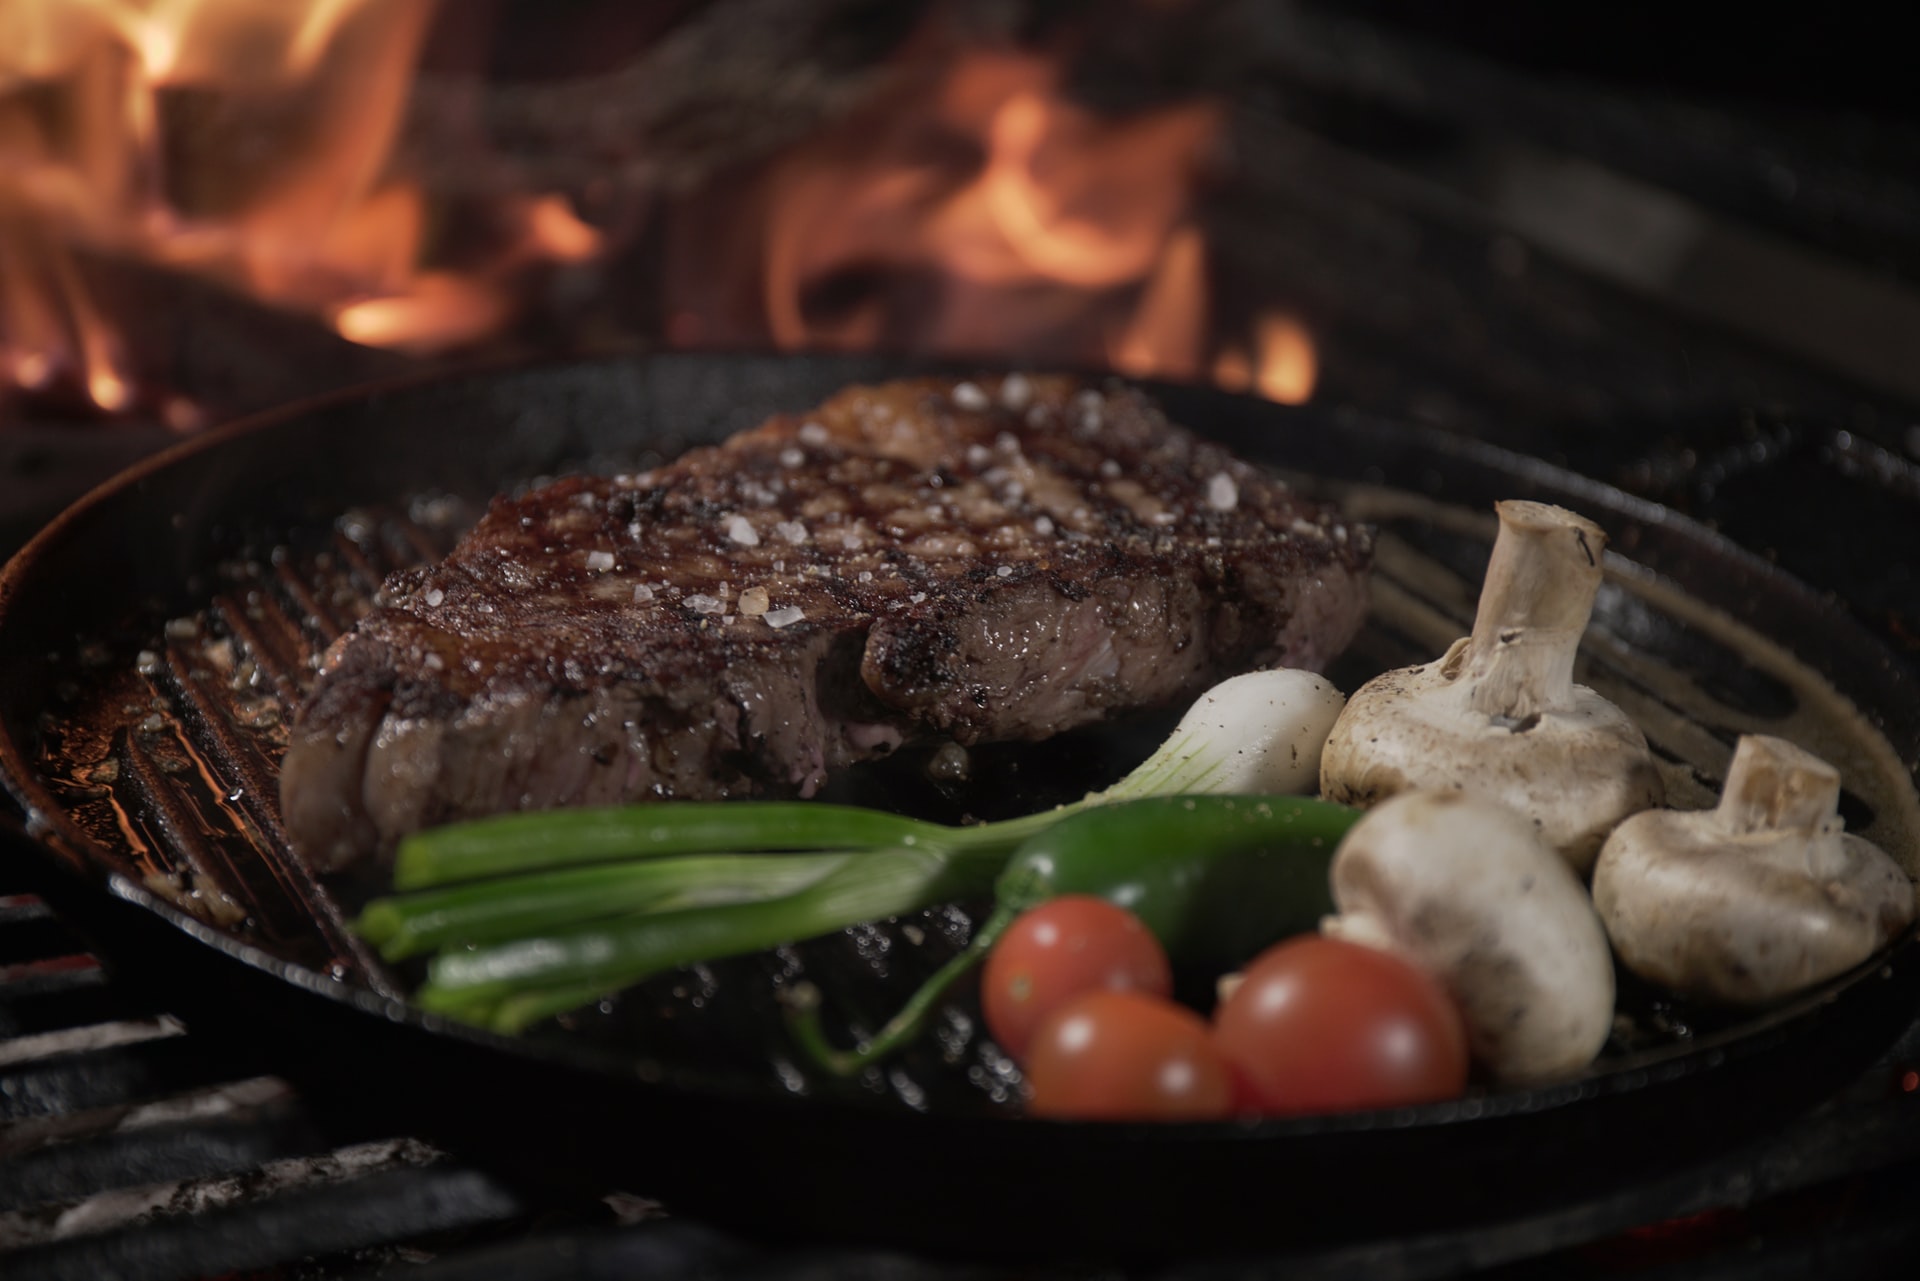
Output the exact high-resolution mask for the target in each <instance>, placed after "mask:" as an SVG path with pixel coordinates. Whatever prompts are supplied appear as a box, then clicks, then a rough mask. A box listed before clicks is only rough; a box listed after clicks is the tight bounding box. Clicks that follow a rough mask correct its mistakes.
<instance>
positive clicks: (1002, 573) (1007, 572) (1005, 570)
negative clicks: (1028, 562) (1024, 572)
mask: <svg viewBox="0 0 1920 1281" xmlns="http://www.w3.org/2000/svg"><path fill="white" fill-rule="evenodd" d="M993 572H994V574H995V576H997V577H1000V578H1012V577H1013V566H1011V565H1002V566H1001V567H1000V568H998V569H996V570H994V571H993Z"/></svg>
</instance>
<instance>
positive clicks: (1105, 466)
mask: <svg viewBox="0 0 1920 1281" xmlns="http://www.w3.org/2000/svg"><path fill="white" fill-rule="evenodd" d="M1100 474H1101V475H1102V476H1105V477H1106V478H1107V479H1108V480H1112V479H1113V478H1114V477H1115V476H1118V475H1119V474H1120V464H1119V463H1117V462H1115V461H1114V460H1113V459H1111V458H1108V459H1105V460H1103V461H1102V462H1101V464H1100Z"/></svg>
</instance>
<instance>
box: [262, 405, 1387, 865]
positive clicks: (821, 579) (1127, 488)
mask: <svg viewBox="0 0 1920 1281" xmlns="http://www.w3.org/2000/svg"><path fill="white" fill-rule="evenodd" d="M1370 556H1371V545H1370V540H1369V538H1368V535H1367V533H1366V531H1365V530H1364V529H1361V528H1358V527H1352V526H1348V525H1345V524H1343V523H1341V522H1340V521H1339V520H1338V518H1337V517H1336V516H1335V515H1334V514H1333V513H1331V512H1330V511H1328V510H1326V509H1324V508H1322V507H1320V506H1317V505H1315V504H1311V503H1308V502H1306V501H1304V500H1302V499H1301V498H1299V497H1298V496H1297V495H1295V494H1293V493H1292V492H1291V491H1289V490H1288V489H1287V488H1286V487H1285V486H1284V485H1282V484H1280V483H1279V482H1278V481H1276V480H1274V479H1273V478H1272V477H1270V476H1268V475H1266V474H1265V473H1263V472H1260V471H1258V470H1256V469H1255V468H1253V467H1251V466H1249V465H1247V464H1245V463H1243V462H1240V461H1238V460H1237V459H1235V458H1233V457H1232V456H1230V455H1229V454H1228V453H1227V451H1225V450H1224V449H1222V448H1220V447H1218V446H1215V445H1213V444H1210V443H1208V442H1204V441H1201V440H1199V439H1197V438H1195V437H1194V436H1192V435H1190V434H1189V433H1187V432H1185V431H1183V430H1181V429H1179V428H1177V427H1174V426H1172V425H1170V424H1169V423H1168V422H1167V421H1166V419H1165V418H1164V416H1163V415H1162V414H1161V413H1160V411H1159V410H1158V409H1157V408H1156V407H1155V406H1153V405H1152V404H1151V403H1150V402H1149V401H1148V400H1147V399H1146V398H1145V397H1144V396H1142V395H1141V394H1139V393H1138V392H1136V391H1133V390H1131V389H1129V388H1126V387H1123V386H1119V385H1113V386H1109V387H1105V388H1102V389H1098V390H1096V389H1091V388H1085V387H1083V386H1082V385H1081V384H1079V383H1077V382H1074V381H1071V380H1068V379H1063V378H1040V377H1025V376H1021V375H1013V376H1010V377H1008V378H1006V379H1004V380H998V379H989V380H980V381H976V382H973V383H960V384H954V383H952V382H950V381H943V380H914V381H906V382H898V383H892V384H888V385H885V386H882V387H874V388H868V387H855V388H850V389H848V390H847V391H844V392H842V393H840V394H839V395H837V396H835V397H834V398H833V399H832V400H830V401H828V402H827V403H826V404H825V405H822V406H821V407H820V408H819V409H818V410H816V411H814V412H812V413H809V414H805V415H797V416H782V417H777V418H774V419H772V420H770V421H769V422H767V423H766V424H764V425H762V426H760V427H758V428H756V429H754V430H751V431H748V432H744V433H741V434H740V435H737V436H735V437H733V438H732V439H730V440H728V441H726V442H725V443H723V444H721V445H719V446H715V447H711V448H705V449H699V450H695V451H693V452H691V453H689V454H687V455H685V456H684V457H682V458H681V459H679V460H677V461H676V462H673V463H671V464H669V465H667V466H664V467H660V468H657V469H655V470H654V471H651V472H647V473H643V474H640V475H633V476H616V477H612V478H594V477H584V476H576V477H569V478H567V479H564V480H561V481H558V482H555V483H554V484H552V485H549V486H547V487H546V488H544V489H540V490H538V491H535V492H533V493H530V494H527V495H525V496H524V497H519V498H500V499H496V500H495V502H494V503H493V505H492V507H491V509H490V510H489V511H488V513H487V515H486V516H485V517H484V518H483V519H482V520H481V521H480V523H479V524H478V525H477V526H476V527H475V528H474V530H473V531H472V532H471V533H470V534H469V535H468V536H467V537H466V538H465V539H463V540H462V541H461V542H460V544H459V546H458V547H456V548H455V549H454V551H453V553H452V555H450V556H449V557H448V558H447V560H446V561H445V562H444V563H442V564H440V565H438V566H435V567H433V568H431V569H425V570H416V571H411V572H409V573H406V574H402V575H398V576H396V577H395V578H394V579H392V580H390V581H389V583H388V584H387V586H386V588H385V590H384V593H383V594H384V597H385V603H384V604H383V605H381V606H380V607H379V608H377V609H375V610H374V611H373V612H372V613H371V614H370V615H369V616H368V617H367V618H366V619H365V620H364V621H363V622H362V623H361V625H360V627H359V628H358V629H357V630H356V631H355V632H353V633H351V634H350V635H349V636H347V637H345V638H343V639H342V640H341V642H340V643H338V644H337V645H336V646H335V648H334V649H333V651H332V652H331V653H330V654H329V655H328V658H327V662H326V665H325V668H324V670H323V672H322V674H321V677H320V680H319V683H318V686H317V687H316V689H315V690H314V692H313V694H312V696H311V698H310V699H309V701H308V703H307V705H306V707H305V708H304V709H303V711H302V714H301V716H300V719H299V722H298V724H297V726H296V728H295V733H294V742H293V746H292V748H291V750H290V751H289V753H288V757H287V761H286V765H285V768H284V771H283V777H282V800H283V804H284V808H285V811H286V819H287V824H288V829H289V831H290V832H291V833H292V834H293V836H294V839H295V842H296V844H297V845H298V846H299V848H300V849H301V850H302V851H303V852H305V853H306V854H307V856H308V857H310V858H312V859H313V860H314V861H316V862H318V863H320V864H322V865H324V866H338V865H340V864H342V863H344V862H346V861H348V860H350V859H351V858H353V857H355V856H356V855H359V854H363V853H366V852H369V851H371V850H374V849H378V848H384V847H387V846H390V845H391V843H392V842H393V841H394V840H396V839H397V838H398V837H399V836H401V835H403V834H405V833H406V832H407V831H411V830H414V829H415V828H417V827H420V826H423V825H429V824H433V823H439V822H445V821H448V820H451V819H457V818H462V817H470V816H475V815H479V814H484V813H489V812H494V811H499V810H508V809H520V808H534V807H541V806H549V805H559V804H578V803H595V802H602V801H615V800H624V799H632V798H641V797H683V798H692V797H709V798H710V797H725V796H744V795H759V794H790V793H798V794H801V795H807V794H811V793H812V792H813V791H814V790H815V789H816V788H818V786H819V785H820V784H821V783H822V782H823V781H824V779H825V778H826V776H827V774H828V773H829V772H831V771H833V770H835V769H838V768H841V767H843V766H845V765H846V764H848V763H850V762H852V761H856V760H861V759H866V758H870V757H874V756H878V755H883V754H885V753H886V752H888V751H891V750H893V749H894V748H896V747H898V746H899V745H900V744H901V743H902V742H903V741H906V740H909V739H914V738H920V737H926V736H930V735H947V736H951V737H952V738H954V739H956V740H958V741H960V742H962V743H973V742H978V741H982V740H1001V739H1037V738H1042V737H1046V736H1048V735H1050V734H1053V733H1056V732H1058V731H1060V730H1063V729H1067V728H1070V727H1072V726H1075V725H1080V724H1085V723H1087V722H1090V721H1094V720H1098V719H1100V718H1101V717H1102V716H1105V715H1107V714H1109V713H1110V712H1112V711H1114V710H1116V709H1130V708H1136V707H1142V706H1149V705H1155V704H1160V703H1165V702H1167V701H1169V700H1171V699H1174V698H1178V697H1180V696H1183V695H1188V694H1191V693H1194V692H1196V691H1197V690H1198V689H1200V688H1202V687H1204V686H1205V685H1206V684H1208V683H1210V682H1211V681H1213V680H1215V679H1217V678H1219V677H1220V676H1222V675H1224V674H1226V673H1228V672H1230V671H1237V670H1244V669H1247V668H1251V667H1255V666H1263V665H1273V664H1288V665H1294V666H1306V667H1318V666H1320V665H1321V664H1322V663H1323V662H1324V661H1325V660H1327V659H1328V658H1330V657H1331V656H1332V655H1333V654H1335V653H1337V652H1338V651H1339V650H1340V649H1341V648H1342V647H1343V646H1344V645H1345V644H1346V643H1347V641H1348V640H1349V639H1350V638H1351V637H1352V635H1353V633H1354V631H1355V630H1357V628H1358V627H1359V624H1360V621H1361V619H1362V616H1363V615H1364V612H1365V595H1366V594H1365V574H1366V570H1367V567H1368V563H1369V560H1370Z"/></svg>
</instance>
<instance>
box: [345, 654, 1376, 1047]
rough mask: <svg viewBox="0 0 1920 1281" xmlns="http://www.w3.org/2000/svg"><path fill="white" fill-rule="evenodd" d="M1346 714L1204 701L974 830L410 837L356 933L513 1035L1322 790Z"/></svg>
mask: <svg viewBox="0 0 1920 1281" xmlns="http://www.w3.org/2000/svg"><path fill="white" fill-rule="evenodd" d="M1341 703H1342V700H1341V697H1340V695H1339V693H1338V692H1337V691H1335V690H1334V689H1333V687H1332V686H1331V685H1329V684H1328V683H1327V682H1326V681H1325V680H1323V679H1322V678H1320V677H1318V676H1315V675H1313V674H1311V673H1308V672H1302V671H1294V670H1286V669H1280V670H1274V671H1266V672H1255V673H1250V674H1248V675H1245V676H1239V677H1235V678H1233V679H1231V680H1228V681H1225V682H1223V683H1222V684H1220V685H1217V686H1215V687H1214V688H1213V689H1211V690H1209V691H1208V692H1207V693H1206V694H1204V695H1202V696H1201V698H1200V700H1199V701H1198V702H1197V703H1196V704H1195V705H1194V707H1193V708H1192V709H1191V710H1190V711H1189V712H1188V713H1187V715H1186V716H1185V717H1184V718H1182V720H1181V721H1180V724H1179V725H1178V726H1177V727H1175V729H1174V731H1173V733H1172V734H1171V735H1170V736H1169V737H1168V739H1167V741H1166V742H1165V743H1163V744H1162V745H1161V746H1160V748H1159V749H1158V750H1157V751H1155V752H1154V754H1153V755H1152V756H1151V757H1149V758H1148V759H1147V760H1146V761H1144V762H1142V763H1141V765H1140V766H1139V767H1138V768H1136V769H1134V770H1133V771H1132V772H1131V773H1129V774H1128V775H1126V777H1124V778H1122V779H1121V780H1119V781H1118V782H1117V783H1115V784H1113V785H1112V786H1111V787H1108V788H1106V789H1105V790H1104V791H1099V792H1094V793H1092V794H1090V795H1088V796H1086V797H1084V798H1082V799H1081V800H1079V801H1076V802H1074V803H1073V804H1070V805H1064V806H1060V807H1058V808H1055V809H1052V810H1048V811H1045V812H1042V813H1038V814H1030V815H1026V816H1024V817H1021V818H1015V819H1009V820H1006V821H1005V822H999V823H985V824H977V825H972V826H966V827H955V826H948V825H945V824H940V823H930V822H925V821H923V820H920V819H915V818H909V817H904V816H901V815H896V814H889V813H886V812H883V811H879V810H869V809H861V808H857V807H852V806H842V805H824V804H814V803H810V802H805V801H800V802H780V801H767V802H759V801H744V802H667V803H658V802H656V803H650V804H641V805H629V806H614V807H606V808H595V809H578V810H555V811H546V812H541V813H526V814H512V815H506V816H502V817H499V818H492V819H484V820H480V821H477V822H471V823H461V824H455V825H452V826H448V827H442V828H436V829H433V830H430V831H426V832H420V833H416V834H414V835H412V836H409V837H407V838H406V839H405V840H403V841H402V842H401V844H400V847H399V849H398V851H397V853H396V857H395V865H394V888H395V889H396V890H397V891H400V892H399V893H396V894H394V895H392V896H389V897H386V898H380V899H376V900H374V901H373V902H372V903H369V904H368V905H367V907H366V908H365V910H364V911H363V912H362V913H361V915H360V917H359V919H358V921H357V922H356V928H357V929H358V930H359V931H360V933H361V934H362V935H364V936H365V937H366V938H367V939H369V940H370V941H371V942H373V943H374V944H375V945H376V946H377V947H378V948H379V949H380V952H381V954H382V955H383V956H385V957H386V958H387V959H389V960H395V961H398V960H405V959H407V958H410V957H417V956H422V955H431V956H432V959H431V961H430V962H429V965H428V972H427V973H428V977H427V982H426V983H425V985H424V986H423V987H422V988H421V989H420V991H419V992H418V993H417V996H416V999H417V1000H418V1001H419V1003H420V1004H421V1005H422V1006H423V1007H424V1008H426V1009H429V1010H432V1011H435V1012H438V1013H441V1014H445V1015H447V1016H449V1017H452V1018H457V1019H461V1020H463V1021H466V1022H469V1023H474V1024H478V1025H480V1026H483V1027H488V1028H491V1029H493V1030H495V1031H499V1032H507V1033H513V1032H518V1031H520V1030H522V1029H524V1028H525V1027H527V1026H529V1025H530V1024H532V1023H535V1022H537V1021H539V1020H541V1019H544V1018H548V1017H552V1016H553V1015H556V1014H561V1013H565V1012H566V1011H568V1010H571V1009H574V1008H577V1007H579V1006H582V1005H586V1004H589V1003H591V1002H593V1001H596V1000H599V999H601V998H602V997H604V996H606V995H609V994H611V993H613V992H615V991H618V990H620V989H621V988H624V987H628V986H630V985H632V984H634V983H637V982H639V981H640V980H642V979H644V978H646V977H647V976H649V975H652V974H655V973H658V972H660V971H662V970H666V969H670V968H672V967H674V966H678V965H686V964H690V963H693V962H697V961H709V960H718V959H720V958H722V957H728V956H738V955H743V954H746V953H750V952H758V951H763V950H765V949H768V948H772V947H777V946H780V945H781V944H784V943H791V942H797V941H799V940H802V939H806V938H812V937H816V936H818V935H822V934H828V933H831V932H833V931H834V930H837V929H843V928H845V927H847V926H850V925H857V924H859V923H861V922H863V921H871V920H877V919H880V918H883V917H889V916H899V915H902V914H904V913H907V912H912V911H916V910H918V909H921V908H925V907H931V906H933V905H935V904H938V903H944V902H952V901H954V900H957V899H965V898H971V897H976V896H981V895H985V894H987V893H989V892H990V891H991V890H992V888H993V885H994V880H995V878H996V877H997V876H998V874H999V873H1000V871H1001V869H1002V868H1003V867H1004V866H1005V864H1006V861H1007V858H1008V856H1009V855H1010V854H1011V852H1012V851H1013V850H1014V849H1015V848H1016V847H1018V846H1019V845H1020V844H1021V842H1023V841H1025V840H1026V839H1027V838H1029V837H1031V836H1034V835H1036V834H1037V833H1039V832H1042V831H1045V830H1046V829H1047V828H1049V827H1051V826H1052V825H1053V824H1055V823H1057V822H1059V821H1060V820H1061V819H1062V818H1064V817H1066V816H1067V815H1069V814H1072V813H1075V812H1078V811H1082V810H1086V809H1090V808H1092V807H1095V806H1099V805H1105V804H1109V803H1112V802H1116V801H1127V800H1135V799H1139V798H1143V797H1149V796H1165V795H1176V794H1208V793H1212V794H1226V793H1281V792H1301V791H1312V790H1313V788H1314V786H1315V785H1316V783H1317V779H1318V772H1319V756H1320V746H1321V744H1322V743H1324V742H1325V740H1326V736H1327V733H1328V731H1329V729H1330V728H1331V726H1332V724H1333V720H1334V718H1335V717H1336V716H1338V715H1339V712H1340V707H1341Z"/></svg>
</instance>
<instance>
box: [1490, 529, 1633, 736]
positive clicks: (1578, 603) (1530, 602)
mask: <svg viewBox="0 0 1920 1281" xmlns="http://www.w3.org/2000/svg"><path fill="white" fill-rule="evenodd" d="M1494 510H1495V511H1496V512H1498V513H1499V516H1500V533H1499V536H1498V537H1497V538H1496V539H1495V540H1494V544H1493V557H1492V559H1491V560H1490V561H1489V562H1488V564H1487V577H1486V582H1485V584H1484V585H1483V586H1482V587H1481V589H1480V607H1479V610H1478V611H1477V612H1476V613H1475V614H1474V618H1473V641H1472V644H1471V645H1470V646H1469V648H1468V651H1467V653H1468V664H1469V666H1468V668H1467V673H1466V679H1465V681H1464V682H1463V684H1464V686H1465V688H1466V692H1467V702H1468V705H1469V706H1470V707H1472V708H1473V710H1475V711H1477V712H1479V713H1481V714H1482V715H1484V716H1489V717H1494V718H1498V719H1500V720H1503V721H1514V722H1518V721H1525V720H1526V719H1527V718H1529V717H1532V716H1538V715H1539V714H1541V713H1542V712H1557V711H1565V710H1567V709H1568V708H1570V707H1572V706H1573V661H1574V656H1575V654H1576V652H1577V651H1578V649H1579V647H1580V636H1581V633H1583V632H1585V631H1586V629H1587V619H1588V618H1589V617H1590V616H1591V615H1592V613H1593V599H1594V596H1595V595H1596V594H1597V593H1598V592H1599V590H1600V578H1601V567H1600V554H1601V552H1602V551H1603V550H1604V549H1605V548H1606V545H1607V536H1606V533H1605V531H1603V530H1602V529H1601V528H1600V527H1599V526H1598V525H1596V524H1594V523H1593V522H1592V521H1590V520H1588V519H1587V518H1586V517H1584V516H1580V515H1578V514H1576V513H1574V512H1570V511H1568V510H1566V509H1565V508H1563V507H1553V506H1550V505H1548V504H1546V503H1531V502H1521V501H1508V502H1503V503H1496V504H1495V505H1494Z"/></svg>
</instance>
